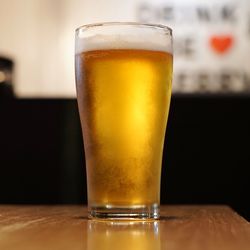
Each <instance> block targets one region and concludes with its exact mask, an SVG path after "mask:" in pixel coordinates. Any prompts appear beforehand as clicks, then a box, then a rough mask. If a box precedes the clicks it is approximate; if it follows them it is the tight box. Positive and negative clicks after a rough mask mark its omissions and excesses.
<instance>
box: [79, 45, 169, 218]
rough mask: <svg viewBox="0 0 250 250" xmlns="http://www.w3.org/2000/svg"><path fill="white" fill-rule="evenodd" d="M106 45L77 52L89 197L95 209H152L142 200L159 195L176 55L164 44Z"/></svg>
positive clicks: (151, 202)
mask: <svg viewBox="0 0 250 250" xmlns="http://www.w3.org/2000/svg"><path fill="white" fill-rule="evenodd" d="M109 46H110V48H106V47H105V46H104V47H105V48H104V49H102V48H98V49H93V50H89V51H82V52H81V51H80V52H78V53H76V56H75V66H76V83H77V98H78V107H79V112H80V118H81V124H82V132H83V139H84V149H85V157H86V168H87V184H88V204H89V206H90V208H91V209H92V212H91V215H92V216H97V217H98V216H100V213H102V215H104V217H105V216H107V215H108V214H109V213H112V211H113V212H114V213H115V211H117V209H118V210H119V209H120V211H119V213H118V215H117V214H114V216H118V217H119V216H121V217H122V216H123V214H122V211H126V210H127V211H128V209H129V210H130V211H131V212H132V213H134V214H136V213H137V211H141V214H139V215H138V216H136V217H148V216H149V217H150V216H151V215H149V214H150V212H148V211H146V210H145V209H144V208H148V207H151V208H156V207H157V206H158V204H159V202H160V177H161V162H162V152H163V145H164V136H165V129H166V124H167V117H168V111H169V105H170V97H171V80H172V61H173V58H172V54H171V53H170V52H167V51H161V50H156V49H151V50H149V49H143V48H136V46H135V48H131V46H129V48H126V47H123V48H115V49H113V48H112V43H111V44H110V45H109ZM105 209H106V210H107V211H105V212H104V213H103V211H104V210H105ZM112 209H113V210H112ZM126 216H128V217H129V215H128V214H127V212H126ZM157 216H158V215H157ZM157 216H156V215H155V214H154V215H153V217H157ZM101 217H102V216H101Z"/></svg>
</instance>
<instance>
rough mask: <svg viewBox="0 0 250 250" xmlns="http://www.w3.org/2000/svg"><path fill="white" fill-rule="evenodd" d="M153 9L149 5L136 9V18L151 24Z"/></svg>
mask: <svg viewBox="0 0 250 250" xmlns="http://www.w3.org/2000/svg"><path fill="white" fill-rule="evenodd" d="M152 14H153V9H152V8H150V6H149V5H147V4H142V5H140V6H139V7H137V9H136V17H137V20H138V21H141V22H149V21H151V20H152Z"/></svg>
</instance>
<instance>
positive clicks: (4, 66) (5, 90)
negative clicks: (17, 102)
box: [0, 56, 14, 99]
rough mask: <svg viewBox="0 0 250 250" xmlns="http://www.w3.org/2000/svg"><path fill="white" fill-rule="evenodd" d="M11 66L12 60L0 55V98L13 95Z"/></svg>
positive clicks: (12, 65)
mask: <svg viewBox="0 0 250 250" xmlns="http://www.w3.org/2000/svg"><path fill="white" fill-rule="evenodd" d="M13 68H14V63H13V61H12V60H10V59H8V58H5V57H1V56H0V98H1V99H3V98H9V97H13V83H12V79H13Z"/></svg>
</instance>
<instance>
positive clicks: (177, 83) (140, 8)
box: [137, 0, 250, 93]
mask: <svg viewBox="0 0 250 250" xmlns="http://www.w3.org/2000/svg"><path fill="white" fill-rule="evenodd" d="M137 19H138V21H142V22H152V23H162V24H166V25H169V26H171V27H172V28H173V30H174V48H175V49H174V73H175V74H174V85H173V88H174V91H175V92H184V93H193V92H243V91H244V92H246V91H247V92H250V66H249V64H250V1H247V0H238V1H230V0H221V1H218V0H203V1H200V0H192V1H183V0H182V1H181V0H174V1H173V0H172V1H159V0H158V1H154V2H153V1H141V2H140V3H138V5H137Z"/></svg>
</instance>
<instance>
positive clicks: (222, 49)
mask: <svg viewBox="0 0 250 250" xmlns="http://www.w3.org/2000/svg"><path fill="white" fill-rule="evenodd" d="M233 41H234V39H233V37H232V36H212V37H211V38H210V45H211V47H212V48H213V49H214V51H215V52H217V53H218V54H224V53H226V52H227V51H228V50H229V49H230V48H231V47H232V45H233Z"/></svg>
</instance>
